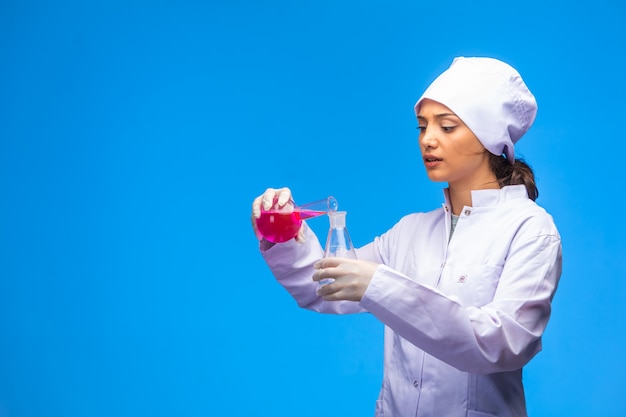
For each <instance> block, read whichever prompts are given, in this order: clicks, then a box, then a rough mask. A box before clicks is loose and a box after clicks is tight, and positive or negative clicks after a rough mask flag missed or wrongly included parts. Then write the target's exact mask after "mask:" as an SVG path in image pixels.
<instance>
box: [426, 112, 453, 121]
mask: <svg viewBox="0 0 626 417" xmlns="http://www.w3.org/2000/svg"><path fill="white" fill-rule="evenodd" d="M450 116H453V117H456V118H457V119H460V117H459V116H457V115H456V114H454V113H439V114H436V115H435V119H441V118H442V117H450ZM417 118H418V119H422V120H426V118H425V117H424V116H422V115H420V114H418V115H417Z"/></svg>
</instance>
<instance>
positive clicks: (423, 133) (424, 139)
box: [418, 127, 437, 149]
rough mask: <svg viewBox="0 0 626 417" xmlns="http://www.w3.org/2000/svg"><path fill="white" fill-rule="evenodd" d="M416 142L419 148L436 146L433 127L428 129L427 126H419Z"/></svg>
mask: <svg viewBox="0 0 626 417" xmlns="http://www.w3.org/2000/svg"><path fill="white" fill-rule="evenodd" d="M418 143H419V145H420V148H421V149H432V148H435V147H436V146H437V137H436V135H435V132H434V129H432V128H430V129H429V128H428V127H423V128H420V135H419V138H418Z"/></svg>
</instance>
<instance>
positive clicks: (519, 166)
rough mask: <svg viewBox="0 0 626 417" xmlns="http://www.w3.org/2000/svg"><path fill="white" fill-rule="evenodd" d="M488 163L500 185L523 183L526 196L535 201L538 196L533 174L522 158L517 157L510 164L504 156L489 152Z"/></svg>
mask: <svg viewBox="0 0 626 417" xmlns="http://www.w3.org/2000/svg"><path fill="white" fill-rule="evenodd" d="M489 165H490V166H491V169H492V170H493V172H494V173H495V174H496V178H497V179H498V185H499V186H500V187H504V186H506V185H518V184H523V185H525V186H526V191H527V192H528V197H529V198H530V199H531V200H533V201H535V200H536V199H537V197H539V190H538V189H537V184H535V174H534V173H533V170H532V169H531V168H530V166H528V164H526V162H524V161H523V160H521V159H517V160H515V162H514V163H513V164H511V163H510V162H509V161H508V160H507V159H506V158H505V157H504V156H498V155H494V154H491V153H490V154H489Z"/></svg>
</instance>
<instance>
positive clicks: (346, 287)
mask: <svg viewBox="0 0 626 417" xmlns="http://www.w3.org/2000/svg"><path fill="white" fill-rule="evenodd" d="M314 267H315V272H314V273H313V281H321V280H323V279H328V278H332V279H334V280H335V282H332V283H330V284H326V285H324V286H323V287H321V288H320V289H319V290H317V294H318V295H320V296H321V297H322V298H323V299H324V300H326V301H339V300H349V301H361V298H363V294H365V290H367V287H368V286H369V284H370V282H371V281H372V277H373V276H374V273H375V272H376V269H378V264H377V263H374V262H369V261H363V260H359V259H347V258H324V259H321V260H319V261H317V262H316V263H315V265H314Z"/></svg>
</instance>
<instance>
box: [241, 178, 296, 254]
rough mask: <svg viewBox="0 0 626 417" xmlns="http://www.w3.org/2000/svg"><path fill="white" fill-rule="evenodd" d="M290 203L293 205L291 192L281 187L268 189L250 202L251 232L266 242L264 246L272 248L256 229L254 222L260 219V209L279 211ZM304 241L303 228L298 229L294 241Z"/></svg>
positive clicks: (271, 244)
mask: <svg viewBox="0 0 626 417" xmlns="http://www.w3.org/2000/svg"><path fill="white" fill-rule="evenodd" d="M290 201H291V202H292V203H293V199H292V196H291V190H290V189H289V188H287V187H283V188H268V189H267V190H265V192H264V193H263V194H261V195H260V196H258V197H257V198H255V199H254V201H253V202H252V218H251V220H252V230H253V231H254V234H255V235H256V237H257V239H259V240H260V241H264V242H266V246H269V247H272V246H274V244H273V243H271V242H267V241H266V240H265V239H263V236H261V234H260V233H259V230H258V229H257V226H256V220H257V219H258V218H259V217H261V207H263V210H269V209H271V208H276V209H279V208H283V207H285V205H287V203H289V202H290ZM303 224H304V223H303ZM304 240H305V238H304V227H300V230H298V235H297V236H296V241H297V242H299V243H304ZM267 244H269V245H267Z"/></svg>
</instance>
